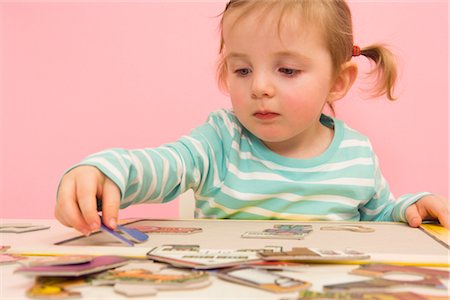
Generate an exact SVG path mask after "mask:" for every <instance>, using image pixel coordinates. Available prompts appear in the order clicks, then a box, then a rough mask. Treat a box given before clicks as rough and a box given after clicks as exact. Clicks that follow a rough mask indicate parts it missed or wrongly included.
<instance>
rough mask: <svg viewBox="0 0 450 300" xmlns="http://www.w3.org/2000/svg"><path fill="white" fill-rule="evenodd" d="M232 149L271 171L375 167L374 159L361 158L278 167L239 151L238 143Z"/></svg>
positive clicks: (324, 170) (249, 153)
mask: <svg viewBox="0 0 450 300" xmlns="http://www.w3.org/2000/svg"><path fill="white" fill-rule="evenodd" d="M232 148H233V149H234V150H236V151H237V152H238V153H239V157H240V158H241V159H243V160H246V159H248V160H253V161H255V162H260V163H261V164H262V165H264V166H265V167H267V168H269V169H271V170H280V171H291V172H305V173H306V172H329V171H339V170H343V169H346V168H349V167H353V166H361V165H366V166H371V165H373V160H372V158H364V157H359V158H355V159H350V160H346V161H341V162H336V163H328V164H322V165H319V166H315V167H311V168H294V167H286V166H282V165H278V164H276V163H273V162H271V161H268V160H262V159H260V158H257V157H255V156H254V155H253V154H252V153H251V152H243V151H241V150H240V149H239V145H238V143H236V142H235V141H233V142H232Z"/></svg>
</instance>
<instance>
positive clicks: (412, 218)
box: [405, 204, 422, 227]
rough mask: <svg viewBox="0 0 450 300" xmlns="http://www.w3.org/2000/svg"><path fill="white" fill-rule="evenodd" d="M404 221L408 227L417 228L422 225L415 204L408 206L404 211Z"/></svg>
mask: <svg viewBox="0 0 450 300" xmlns="http://www.w3.org/2000/svg"><path fill="white" fill-rule="evenodd" d="M405 216H406V220H407V221H408V224H409V226H411V227H419V226H420V224H422V218H421V216H420V214H419V211H418V210H417V206H416V205H415V204H412V205H410V206H409V207H408V208H407V209H406V211H405Z"/></svg>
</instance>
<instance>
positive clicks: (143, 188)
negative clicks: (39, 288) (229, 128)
mask: <svg viewBox="0 0 450 300" xmlns="http://www.w3.org/2000/svg"><path fill="white" fill-rule="evenodd" d="M211 124H213V122H211V121H210V122H206V123H205V124H203V125H202V126H199V127H198V128H196V129H194V130H193V131H192V132H191V134H190V135H188V136H183V137H182V138H180V139H179V140H178V141H176V142H174V143H170V144H165V145H162V146H160V147H156V148H147V149H136V150H126V149H109V150H105V151H102V152H98V153H95V154H92V155H90V156H88V157H87V158H86V159H84V160H83V161H81V162H80V163H79V164H77V165H76V166H81V165H91V166H95V167H97V168H98V169H99V170H100V171H101V172H103V173H104V174H105V175H106V176H107V177H108V178H110V179H111V180H112V181H113V182H114V183H115V184H116V185H117V186H118V187H119V189H120V191H121V197H122V199H121V208H125V207H127V206H129V205H131V204H136V203H144V202H148V203H159V202H167V201H170V200H172V199H174V198H176V197H177V196H178V195H179V194H181V193H183V192H185V191H186V190H188V189H193V190H194V191H197V190H198V189H207V187H208V186H211V184H214V182H216V184H218V183H217V182H218V179H217V178H218V175H220V174H219V173H220V169H222V168H219V167H218V166H217V162H223V161H224V159H223V158H222V152H223V143H222V141H221V137H220V136H219V132H218V131H217V130H216V129H215V128H214V126H212V125H211ZM76 166H74V167H76ZM218 185H220V184H218Z"/></svg>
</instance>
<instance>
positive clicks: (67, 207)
mask: <svg viewBox="0 0 450 300" xmlns="http://www.w3.org/2000/svg"><path fill="white" fill-rule="evenodd" d="M75 189H76V187H75V181H74V180H73V179H71V178H66V179H64V178H63V180H62V181H61V184H60V187H59V189H58V195H57V202H56V207H55V217H56V219H57V220H58V221H59V222H61V223H62V224H63V225H65V226H67V227H73V228H75V229H76V230H78V231H80V232H82V233H83V234H84V235H88V234H89V232H90V228H89V226H88V224H87V223H86V222H85V221H84V218H83V216H82V215H81V211H80V208H79V207H78V204H77V201H76V194H75Z"/></svg>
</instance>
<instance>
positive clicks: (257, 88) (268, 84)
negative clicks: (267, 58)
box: [251, 72, 275, 99]
mask: <svg viewBox="0 0 450 300" xmlns="http://www.w3.org/2000/svg"><path fill="white" fill-rule="evenodd" d="M251 89H252V90H251V92H252V98H253V99H263V98H272V97H273V96H274V93H275V87H274V85H273V82H272V80H271V79H270V77H269V76H268V75H267V74H261V73H260V74H256V72H254V73H253V81H252V87H251Z"/></svg>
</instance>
